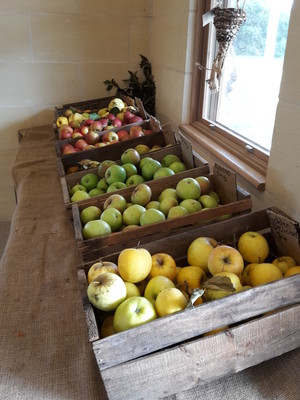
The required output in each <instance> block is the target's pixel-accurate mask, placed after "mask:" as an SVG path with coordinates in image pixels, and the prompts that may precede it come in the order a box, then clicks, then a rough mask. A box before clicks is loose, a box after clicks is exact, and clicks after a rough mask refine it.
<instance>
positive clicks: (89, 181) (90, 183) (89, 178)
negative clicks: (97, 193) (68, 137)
mask: <svg viewBox="0 0 300 400" xmlns="http://www.w3.org/2000/svg"><path fill="white" fill-rule="evenodd" d="M98 182H99V177H98V176H97V175H96V174H93V173H88V174H86V175H83V177H82V178H81V179H80V185H82V186H84V187H85V188H86V190H87V191H88V192H89V191H90V190H92V189H94V188H95V187H97V183H98Z"/></svg>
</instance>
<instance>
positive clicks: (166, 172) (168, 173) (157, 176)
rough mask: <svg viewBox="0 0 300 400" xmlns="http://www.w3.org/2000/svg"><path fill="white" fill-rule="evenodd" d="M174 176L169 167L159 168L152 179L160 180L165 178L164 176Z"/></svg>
mask: <svg viewBox="0 0 300 400" xmlns="http://www.w3.org/2000/svg"><path fill="white" fill-rule="evenodd" d="M172 175H175V172H174V171H172V170H171V168H169V167H161V168H159V169H158V170H157V171H156V172H155V173H154V175H153V179H154V180H155V179H161V178H165V177H166V176H172Z"/></svg>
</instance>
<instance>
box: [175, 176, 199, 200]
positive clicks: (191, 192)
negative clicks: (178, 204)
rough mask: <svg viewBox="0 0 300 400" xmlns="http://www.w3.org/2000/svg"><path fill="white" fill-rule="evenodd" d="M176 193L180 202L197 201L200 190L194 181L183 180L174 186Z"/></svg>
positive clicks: (190, 179) (189, 179)
mask: <svg viewBox="0 0 300 400" xmlns="http://www.w3.org/2000/svg"><path fill="white" fill-rule="evenodd" d="M176 193H177V196H178V197H179V198H180V199H181V200H185V199H195V200H198V199H199V197H200V195H201V189H200V185H199V183H198V182H197V181H196V179H194V178H183V179H181V180H180V181H179V182H178V183H177V185H176Z"/></svg>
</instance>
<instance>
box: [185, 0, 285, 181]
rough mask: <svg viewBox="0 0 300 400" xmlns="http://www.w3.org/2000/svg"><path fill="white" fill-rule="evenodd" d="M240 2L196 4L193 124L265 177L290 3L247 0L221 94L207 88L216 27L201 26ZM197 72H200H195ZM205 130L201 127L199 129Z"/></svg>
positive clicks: (221, 86)
mask: <svg viewBox="0 0 300 400" xmlns="http://www.w3.org/2000/svg"><path fill="white" fill-rule="evenodd" d="M220 3H223V7H224V8H227V7H236V4H237V2H236V0H228V1H226V0H223V1H198V7H199V9H198V16H197V24H196V33H195V34H196V44H195V61H196V62H199V64H201V65H202V66H204V67H205V68H206V70H200V69H199V70H198V71H195V73H194V77H193V85H192V86H193V89H192V90H193V93H192V125H193V126H194V127H195V128H197V129H200V130H201V129H202V132H203V133H204V134H206V135H207V136H208V137H209V138H211V139H212V140H214V141H215V142H216V143H219V144H220V145H222V147H223V148H224V149H227V150H228V151H230V152H233V153H234V154H235V156H237V157H241V158H242V159H243V160H244V161H245V162H246V164H249V165H250V167H253V168H254V169H256V170H257V171H258V172H259V173H260V174H262V175H265V174H266V168H267V162H268V155H269V150H270V148H271V141H272V133H273V127H274V120H275V114H276V108H277V103H278V94H279V88H280V82H281V75H282V67H283V60H284V53H285V46H286V40H287V32H288V25H289V17H290V11H291V7H292V0H285V1H282V0H246V1H245V2H244V1H240V2H239V5H240V7H241V6H242V5H243V3H244V10H245V12H246V14H247V20H246V22H245V23H244V24H242V25H241V27H240V30H239V32H238V34H237V36H236V38H235V39H234V41H233V43H232V45H231V47H230V50H229V52H228V54H227V56H226V58H225V62H224V66H223V69H222V75H221V79H220V87H219V91H217V92H216V93H212V92H211V90H210V89H209V85H208V84H207V82H206V81H207V80H208V79H209V77H210V70H209V69H210V68H211V66H212V62H213V60H214V58H215V55H216V52H217V49H218V44H217V41H216V39H215V37H216V35H215V28H214V25H213V23H210V24H209V25H206V26H204V27H203V26H202V15H203V14H205V13H206V12H207V11H208V10H210V9H212V8H214V7H216V6H217V5H220ZM196 69H198V68H196ZM201 126H202V128H201Z"/></svg>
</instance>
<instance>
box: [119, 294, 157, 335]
mask: <svg viewBox="0 0 300 400" xmlns="http://www.w3.org/2000/svg"><path fill="white" fill-rule="evenodd" d="M156 318H157V313H156V310H155V307H154V305H153V304H152V303H151V302H150V301H149V300H147V299H146V298H145V297H141V296H135V297H129V298H128V299H126V300H125V301H123V303H121V304H120V305H119V307H118V308H117V309H116V311H115V314H114V321H113V326H114V329H115V331H116V332H122V331H126V330H128V329H131V328H134V327H135V326H139V325H142V324H145V323H146V322H150V321H152V320H154V319H156Z"/></svg>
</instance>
